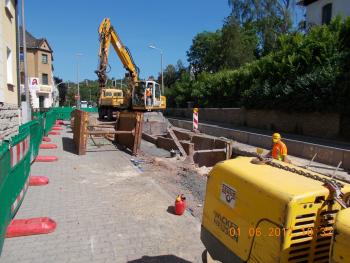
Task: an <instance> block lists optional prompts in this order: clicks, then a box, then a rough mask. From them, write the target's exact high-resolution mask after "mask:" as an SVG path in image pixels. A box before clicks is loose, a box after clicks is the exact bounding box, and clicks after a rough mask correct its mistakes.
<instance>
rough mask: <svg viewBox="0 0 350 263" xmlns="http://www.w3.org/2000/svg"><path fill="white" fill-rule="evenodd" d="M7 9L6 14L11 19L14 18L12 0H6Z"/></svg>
mask: <svg viewBox="0 0 350 263" xmlns="http://www.w3.org/2000/svg"><path fill="white" fill-rule="evenodd" d="M5 10H6V14H7V15H8V17H9V19H10V20H11V19H12V18H13V14H12V12H11V0H5Z"/></svg>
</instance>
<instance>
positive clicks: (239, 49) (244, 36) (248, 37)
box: [220, 16, 257, 69]
mask: <svg viewBox="0 0 350 263" xmlns="http://www.w3.org/2000/svg"><path fill="white" fill-rule="evenodd" d="M220 46H221V47H222V50H221V60H222V61H221V65H220V69H234V68H238V67H240V66H242V65H243V64H245V63H247V62H251V61H253V60H254V59H255V53H256V47H257V38H256V36H255V32H254V31H252V30H247V29H245V28H242V27H240V25H239V23H238V22H237V20H236V19H235V18H234V17H232V16H230V17H228V18H227V19H226V21H225V24H224V26H223V28H222V36H221V44H220Z"/></svg>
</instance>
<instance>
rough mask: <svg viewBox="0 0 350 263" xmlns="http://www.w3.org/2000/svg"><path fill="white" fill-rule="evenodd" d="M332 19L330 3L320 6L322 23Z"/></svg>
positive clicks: (327, 22)
mask: <svg viewBox="0 0 350 263" xmlns="http://www.w3.org/2000/svg"><path fill="white" fill-rule="evenodd" d="M331 20H332V4H326V5H324V6H323V7H322V24H329V23H330V22H331Z"/></svg>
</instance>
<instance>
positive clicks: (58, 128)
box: [52, 126, 63, 131]
mask: <svg viewBox="0 0 350 263" xmlns="http://www.w3.org/2000/svg"><path fill="white" fill-rule="evenodd" d="M52 130H53V131H62V130H63V128H61V127H57V126H55V127H53V128H52Z"/></svg>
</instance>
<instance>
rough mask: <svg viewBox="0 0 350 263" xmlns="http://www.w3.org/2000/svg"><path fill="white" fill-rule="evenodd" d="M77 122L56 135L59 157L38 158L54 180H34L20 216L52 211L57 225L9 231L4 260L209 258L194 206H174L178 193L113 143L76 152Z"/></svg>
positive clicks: (35, 170) (40, 169) (37, 171)
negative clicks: (176, 210)
mask: <svg viewBox="0 0 350 263" xmlns="http://www.w3.org/2000/svg"><path fill="white" fill-rule="evenodd" d="M72 137H73V136H72V133H71V132H70V128H65V131H64V132H63V133H62V134H61V136H51V138H52V139H53V143H56V144H57V145H58V149H54V150H40V155H56V156H58V158H59V160H58V162H56V163H35V164H34V165H33V166H32V175H46V176H48V177H49V179H50V183H49V185H47V186H42V187H30V188H29V190H28V193H27V195H26V197H25V200H24V202H23V204H22V206H21V208H20V210H19V213H18V214H17V216H16V218H30V217H43V216H47V217H51V218H52V219H54V220H55V221H56V222H57V229H56V231H55V232H54V233H51V234H48V235H40V236H28V237H19V238H12V239H6V241H5V245H4V248H3V253H2V255H1V257H0V262H1V263H2V262H4V263H10V262H11V263H12V262H18V263H22V262H23V263H24V262H25V263H27V262H33V263H34V262H35V263H40V262H60V263H61V262H132V263H137V262H170V263H171V262H202V261H201V254H202V252H203V250H204V247H203V245H202V243H201V241H200V222H199V221H198V219H196V218H194V217H192V216H191V215H190V214H189V213H188V212H186V214H185V215H184V216H182V217H178V216H175V215H173V214H171V213H169V212H167V209H168V206H170V205H172V204H173V202H174V197H173V196H170V195H169V194H168V193H166V192H165V191H164V190H163V189H162V188H161V187H160V185H159V184H158V183H157V182H155V181H154V180H152V179H151V178H150V177H148V176H147V175H145V174H143V173H142V171H140V170H139V169H138V168H136V167H135V166H134V165H133V164H132V162H131V161H130V159H132V156H130V155H128V154H126V153H125V152H122V151H120V150H118V149H116V148H115V147H114V146H112V145H104V146H101V147H96V146H92V145H89V147H88V152H87V155H85V156H78V155H76V154H75V153H74V146H73V141H72Z"/></svg>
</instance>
